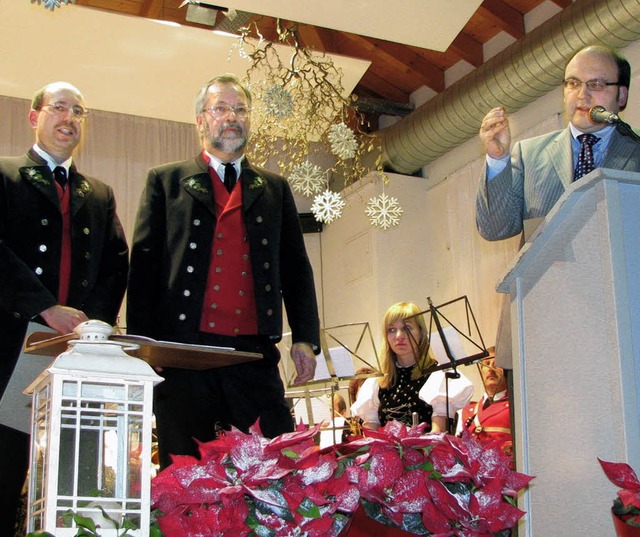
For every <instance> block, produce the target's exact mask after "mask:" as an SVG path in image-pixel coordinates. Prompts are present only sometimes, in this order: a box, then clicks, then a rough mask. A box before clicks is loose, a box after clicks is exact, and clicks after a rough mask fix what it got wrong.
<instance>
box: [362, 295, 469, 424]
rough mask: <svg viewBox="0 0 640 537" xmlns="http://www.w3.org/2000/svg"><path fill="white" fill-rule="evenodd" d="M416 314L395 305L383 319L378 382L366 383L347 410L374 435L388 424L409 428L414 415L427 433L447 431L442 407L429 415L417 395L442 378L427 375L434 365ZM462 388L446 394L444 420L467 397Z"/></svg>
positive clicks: (421, 320) (411, 306)
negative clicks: (428, 382)
mask: <svg viewBox="0 0 640 537" xmlns="http://www.w3.org/2000/svg"><path fill="white" fill-rule="evenodd" d="M420 311H421V310H420V308H419V307H418V306H417V305H416V304H413V303H411V302H399V303H397V304H394V305H393V306H391V307H390V308H389V309H388V310H387V311H386V313H385V314H384V318H383V321H382V328H383V334H384V337H383V342H382V352H381V355H382V356H381V363H382V365H381V368H382V373H383V376H382V377H374V378H368V379H367V380H366V381H365V382H364V384H363V385H362V387H361V388H360V390H359V392H358V396H357V399H356V401H355V403H353V405H352V406H351V413H352V415H356V416H358V417H359V418H360V419H361V420H362V421H363V426H364V427H365V428H368V429H373V430H376V429H378V427H380V426H382V425H385V423H387V422H388V421H393V420H395V421H399V422H402V423H405V424H407V425H411V424H412V422H413V416H414V414H417V417H418V422H419V423H427V424H428V425H429V430H430V431H431V432H444V431H447V408H446V405H437V407H436V408H435V411H434V407H433V406H432V405H431V404H429V403H428V402H426V401H424V400H423V399H421V398H420V395H419V393H420V389H421V388H423V386H424V385H425V383H426V381H427V380H428V379H429V377H430V376H433V375H437V376H443V374H442V372H441V371H437V372H435V373H432V374H431V375H430V374H429V373H428V372H427V370H428V369H429V368H430V367H431V366H432V365H435V364H436V360H435V358H434V357H433V355H432V353H431V350H430V349H428V346H429V345H428V338H427V328H426V326H425V323H424V318H423V316H422V315H419V313H420ZM465 380H466V379H465ZM467 383H468V385H467V384H465V383H464V382H463V383H460V384H461V385H460V389H459V390H458V389H457V388H454V393H450V400H449V411H450V415H453V414H454V413H455V411H456V410H457V409H458V408H463V407H464V406H465V405H466V403H467V402H468V400H469V398H470V397H471V395H472V393H473V388H472V387H471V383H470V382H468V380H467ZM438 384H439V383H438ZM469 388H470V390H469ZM458 392H459V393H458ZM453 401H455V402H453Z"/></svg>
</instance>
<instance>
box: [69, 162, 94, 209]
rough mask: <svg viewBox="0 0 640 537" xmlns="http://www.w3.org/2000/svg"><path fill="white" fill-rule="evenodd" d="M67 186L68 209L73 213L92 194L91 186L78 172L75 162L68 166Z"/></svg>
mask: <svg viewBox="0 0 640 537" xmlns="http://www.w3.org/2000/svg"><path fill="white" fill-rule="evenodd" d="M67 188H68V189H69V211H70V212H71V214H72V215H75V214H77V212H78V211H79V210H80V209H81V208H82V206H83V205H84V204H85V203H87V201H89V200H90V199H91V198H92V197H93V195H94V192H93V187H92V186H91V184H89V182H88V181H87V180H86V179H85V178H84V176H83V175H82V174H80V173H78V170H77V169H76V167H75V164H72V165H71V167H70V168H69V183H68V184H67Z"/></svg>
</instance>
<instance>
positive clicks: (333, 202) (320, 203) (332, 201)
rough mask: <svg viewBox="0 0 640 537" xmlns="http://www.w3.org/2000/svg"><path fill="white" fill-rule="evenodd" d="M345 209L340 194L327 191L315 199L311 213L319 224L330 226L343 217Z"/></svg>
mask: <svg viewBox="0 0 640 537" xmlns="http://www.w3.org/2000/svg"><path fill="white" fill-rule="evenodd" d="M343 208H344V201H343V200H342V197H341V196H340V194H339V193H337V192H332V191H331V190H325V191H324V192H323V193H322V194H318V195H317V196H316V197H315V198H314V200H313V205H312V206H311V212H312V213H313V216H315V218H316V220H317V221H318V222H323V223H325V224H330V223H331V222H333V221H334V220H336V219H338V218H340V217H341V216H342V209H343Z"/></svg>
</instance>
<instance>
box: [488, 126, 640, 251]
mask: <svg viewBox="0 0 640 537" xmlns="http://www.w3.org/2000/svg"><path fill="white" fill-rule="evenodd" d="M602 167H603V168H612V169H616V170H628V171H633V172H640V145H639V144H638V143H636V142H635V141H633V140H632V139H631V138H629V137H626V136H623V135H622V134H620V133H619V132H617V131H615V132H614V133H613V134H612V136H611V140H610V141H609V147H608V149H607V152H606V154H605V157H604V160H603V162H602ZM572 181H573V158H572V155H571V131H570V130H569V128H568V127H567V128H566V129H564V130H561V131H555V132H552V133H550V134H544V135H542V136H537V137H535V138H530V139H528V140H523V141H521V142H518V143H516V144H515V145H514V147H513V151H512V153H511V166H507V167H506V168H505V169H504V170H503V171H502V172H501V173H500V174H498V175H497V176H495V177H494V178H493V179H491V180H490V181H488V180H487V178H486V173H485V176H484V177H483V178H482V179H481V181H480V185H479V188H478V193H477V196H476V225H477V227H478V231H479V232H480V234H481V235H482V236H483V237H484V238H485V239H487V240H490V241H495V240H500V239H506V238H508V237H513V236H515V235H517V234H518V233H521V232H522V230H523V222H524V221H525V220H528V219H531V218H540V217H543V216H545V215H546V214H547V213H548V212H549V211H550V210H551V208H552V207H553V206H554V205H555V203H556V202H557V201H558V199H559V198H560V196H562V194H563V193H564V191H565V190H566V188H567V187H568V186H569V185H570V184H571V182H572Z"/></svg>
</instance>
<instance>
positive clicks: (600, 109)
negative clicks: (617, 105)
mask: <svg viewBox="0 0 640 537" xmlns="http://www.w3.org/2000/svg"><path fill="white" fill-rule="evenodd" d="M589 120H590V121H591V123H609V124H611V125H613V124H614V123H618V122H619V121H620V118H619V117H618V114H616V113H614V112H609V111H608V110H607V109H606V108H605V107H604V106H592V107H591V109H590V110H589Z"/></svg>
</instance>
